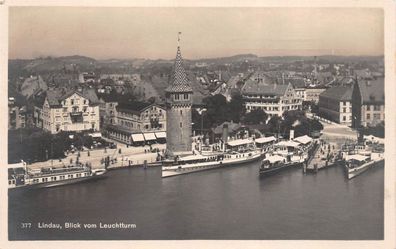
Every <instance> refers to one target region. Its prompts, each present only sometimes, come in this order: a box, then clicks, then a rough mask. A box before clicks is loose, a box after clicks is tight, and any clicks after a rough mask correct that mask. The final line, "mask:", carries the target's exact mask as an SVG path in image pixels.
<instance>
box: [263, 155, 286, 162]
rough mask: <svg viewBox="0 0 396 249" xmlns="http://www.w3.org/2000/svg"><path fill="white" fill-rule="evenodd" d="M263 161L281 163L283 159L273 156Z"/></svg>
mask: <svg viewBox="0 0 396 249" xmlns="http://www.w3.org/2000/svg"><path fill="white" fill-rule="evenodd" d="M265 160H268V161H269V162H270V163H275V162H283V160H285V158H284V157H282V156H279V155H273V156H269V157H267V158H265Z"/></svg>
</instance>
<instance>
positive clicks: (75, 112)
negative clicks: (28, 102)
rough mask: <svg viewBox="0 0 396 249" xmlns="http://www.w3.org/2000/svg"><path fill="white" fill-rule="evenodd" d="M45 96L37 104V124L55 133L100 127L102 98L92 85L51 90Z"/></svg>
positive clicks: (35, 116) (35, 114)
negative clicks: (89, 87)
mask: <svg viewBox="0 0 396 249" xmlns="http://www.w3.org/2000/svg"><path fill="white" fill-rule="evenodd" d="M42 99H43V101H40V102H38V103H36V104H35V108H34V120H35V125H36V126H37V127H41V128H43V129H44V130H47V131H49V132H51V133H52V134H55V133H58V132H60V131H76V132H80V131H85V130H94V131H98V130H99V129H100V123H99V99H98V97H97V95H96V93H95V91H94V90H93V89H80V90H75V89H72V90H67V89H65V88H61V89H54V90H48V91H47V92H46V93H45V96H44V98H42Z"/></svg>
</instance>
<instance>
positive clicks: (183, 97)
mask: <svg viewBox="0 0 396 249" xmlns="http://www.w3.org/2000/svg"><path fill="white" fill-rule="evenodd" d="M173 96H174V100H189V99H190V94H188V93H184V94H179V93H176V94H175V95H173Z"/></svg>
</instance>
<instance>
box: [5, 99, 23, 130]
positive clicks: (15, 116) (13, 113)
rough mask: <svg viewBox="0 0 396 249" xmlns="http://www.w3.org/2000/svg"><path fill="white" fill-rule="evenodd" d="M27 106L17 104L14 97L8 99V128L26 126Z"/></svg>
mask: <svg viewBox="0 0 396 249" xmlns="http://www.w3.org/2000/svg"><path fill="white" fill-rule="evenodd" d="M26 123H27V112H26V106H18V105H16V104H15V100H14V98H9V99H8V129H19V128H24V127H26Z"/></svg>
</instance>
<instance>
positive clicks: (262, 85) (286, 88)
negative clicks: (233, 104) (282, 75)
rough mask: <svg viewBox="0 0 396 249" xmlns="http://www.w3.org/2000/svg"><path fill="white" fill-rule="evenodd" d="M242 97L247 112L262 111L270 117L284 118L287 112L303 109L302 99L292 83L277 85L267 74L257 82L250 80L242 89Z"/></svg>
mask: <svg viewBox="0 0 396 249" xmlns="http://www.w3.org/2000/svg"><path fill="white" fill-rule="evenodd" d="M242 96H243V98H244V101H245V108H246V111H247V112H250V111H253V110H257V109H262V110H263V111H264V112H265V113H267V114H268V115H269V116H270V117H272V116H282V114H283V112H285V111H291V110H299V109H301V107H302V99H301V98H300V97H298V96H297V94H296V92H295V89H294V87H293V85H292V84H291V83H288V84H277V83H276V81H274V80H273V79H272V78H270V77H269V76H267V75H265V74H263V75H261V77H260V78H258V79H257V80H252V79H248V80H247V81H246V82H245V85H244V86H243V88H242Z"/></svg>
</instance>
